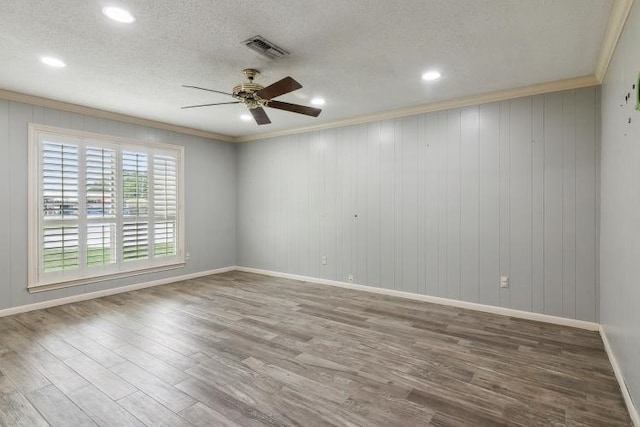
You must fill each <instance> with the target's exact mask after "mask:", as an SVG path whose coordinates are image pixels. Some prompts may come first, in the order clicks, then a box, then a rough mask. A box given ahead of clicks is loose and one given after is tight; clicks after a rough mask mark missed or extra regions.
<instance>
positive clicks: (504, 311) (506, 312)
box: [236, 266, 600, 331]
mask: <svg viewBox="0 0 640 427" xmlns="http://www.w3.org/2000/svg"><path fill="white" fill-rule="evenodd" d="M236 270H238V271H244V272H247V273H256V274H264V275H266V276H273V277H282V278H284V279H293V280H301V281H304V282H312V283H318V284H321V285H330V286H337V287H340V288H346V289H355V290H359V291H366V292H373V293H376V294H382V295H390V296H394V297H400V298H408V299H413V300H417V301H425V302H431V303H434V304H440V305H448V306H452V307H459V308H466V309H469V310H476V311H484V312H486V313H493V314H500V315H503V316H510V317H517V318H519V319H527V320H536V321H539V322H545V323H553V324H555V325H562V326H571V327H574V328H580V329H586V330H589V331H598V330H599V328H600V325H598V324H597V323H594V322H587V321H584V320H576V319H568V318H566V317H558V316H551V315H549V314H541V313H531V312H529V311H522V310H514V309H511V308H504V307H495V306H492V305H485V304H478V303H474V302H466V301H459V300H454V299H449V298H441V297H433V296H429V295H422V294H414V293H412V292H404V291H396V290H393V289H384V288H376V287H373V286H366V285H356V284H355V283H346V282H338V281H336V280H329V279H320V278H317V277H309V276H299V275H297V274H289V273H280V272H277V271H271V270H261V269H258V268H249V267H240V266H239V267H236Z"/></svg>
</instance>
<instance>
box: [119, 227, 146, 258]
mask: <svg viewBox="0 0 640 427" xmlns="http://www.w3.org/2000/svg"><path fill="white" fill-rule="evenodd" d="M122 228H123V230H122V257H123V259H124V260H125V261H132V260H136V259H144V258H147V257H148V256H149V223H147V222H125V223H124V224H123V226H122Z"/></svg>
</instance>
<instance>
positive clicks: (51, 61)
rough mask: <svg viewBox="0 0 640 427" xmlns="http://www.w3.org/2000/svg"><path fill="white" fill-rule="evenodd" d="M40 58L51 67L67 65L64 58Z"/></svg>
mask: <svg viewBox="0 0 640 427" xmlns="http://www.w3.org/2000/svg"><path fill="white" fill-rule="evenodd" d="M40 60H41V61H42V63H43V64H47V65H49V66H51V67H56V68H63V67H66V66H67V64H65V63H64V62H62V60H60V59H58V58H52V57H51V56H44V57H42V58H41V59H40Z"/></svg>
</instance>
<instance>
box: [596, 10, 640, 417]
mask: <svg viewBox="0 0 640 427" xmlns="http://www.w3.org/2000/svg"><path fill="white" fill-rule="evenodd" d="M638 40H640V5H639V4H638V2H636V3H635V4H634V6H633V8H632V9H631V14H630V16H629V18H628V20H627V24H626V26H625V28H624V31H623V33H622V36H621V37H620V40H619V42H618V46H617V48H616V50H615V53H614V55H613V59H612V61H611V65H610V66H609V71H608V72H607V75H606V77H605V80H604V83H603V86H602V197H601V199H602V207H601V210H602V217H601V222H600V232H601V237H600V243H601V245H600V254H601V255H600V256H601V268H600V283H601V292H600V299H601V303H600V311H601V317H600V320H601V323H602V327H603V329H604V332H605V334H606V336H607V339H608V340H609V342H610V343H611V346H612V349H613V353H614V355H615V358H616V359H617V360H618V362H619V365H620V367H621V369H622V373H623V375H624V378H625V381H626V383H627V388H628V389H629V391H630V392H631V396H632V398H633V399H634V401H635V405H636V408H640V362H638V355H640V270H639V269H638V266H639V265H640V112H638V111H636V110H635V109H634V106H635V101H634V98H635V96H637V93H638V92H637V91H638V88H637V87H636V89H635V90H634V89H633V88H632V85H633V84H634V82H635V83H636V84H637V78H638V73H639V72H640V55H639V50H638ZM628 93H630V94H631V99H630V100H629V101H628V102H627V101H625V96H626V95H627V94H628ZM629 119H631V123H629V122H628V121H629Z"/></svg>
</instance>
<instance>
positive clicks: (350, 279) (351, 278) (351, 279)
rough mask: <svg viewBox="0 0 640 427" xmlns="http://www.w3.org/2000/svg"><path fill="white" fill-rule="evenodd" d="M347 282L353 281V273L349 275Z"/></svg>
mask: <svg viewBox="0 0 640 427" xmlns="http://www.w3.org/2000/svg"><path fill="white" fill-rule="evenodd" d="M349 283H353V274H350V275H349Z"/></svg>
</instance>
